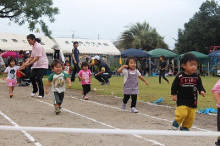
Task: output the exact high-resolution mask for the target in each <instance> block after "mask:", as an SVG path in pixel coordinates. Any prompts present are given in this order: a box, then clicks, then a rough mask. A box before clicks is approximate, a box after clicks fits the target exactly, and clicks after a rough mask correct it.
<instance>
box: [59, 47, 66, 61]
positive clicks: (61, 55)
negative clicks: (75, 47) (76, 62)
mask: <svg viewBox="0 0 220 146" xmlns="http://www.w3.org/2000/svg"><path fill="white" fill-rule="evenodd" d="M60 58H61V60H62V62H63V63H65V57H64V55H63V52H62V51H61V50H60Z"/></svg>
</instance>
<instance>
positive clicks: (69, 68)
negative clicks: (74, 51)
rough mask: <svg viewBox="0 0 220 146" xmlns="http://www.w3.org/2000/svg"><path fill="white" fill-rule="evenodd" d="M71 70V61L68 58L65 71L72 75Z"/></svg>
mask: <svg viewBox="0 0 220 146" xmlns="http://www.w3.org/2000/svg"><path fill="white" fill-rule="evenodd" d="M70 71H71V66H70V62H69V61H68V60H66V61H65V64H64V72H65V73H66V74H68V75H70Z"/></svg>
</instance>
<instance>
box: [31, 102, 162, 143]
mask: <svg viewBox="0 0 220 146" xmlns="http://www.w3.org/2000/svg"><path fill="white" fill-rule="evenodd" d="M31 99H32V98H31ZM35 100H36V101H38V102H41V103H44V104H47V105H49V106H52V107H53V106H54V105H52V104H50V103H48V102H44V101H41V100H38V99H35ZM62 110H63V111H66V112H69V113H71V114H74V115H77V116H79V117H82V118H85V119H87V120H90V121H93V122H95V123H98V124H101V125H103V126H106V127H109V128H112V129H118V130H121V129H119V128H116V127H114V126H111V125H109V124H106V123H104V122H100V121H97V120H95V119H93V118H90V117H87V116H85V115H82V114H79V113H76V112H73V111H70V110H68V109H64V108H63V109H62ZM132 135H133V136H135V137H137V138H140V139H143V140H146V141H148V142H152V143H153V144H156V145H159V146H165V145H164V144H162V143H159V142H157V141H155V140H151V139H147V138H144V137H142V136H140V135H136V134H132Z"/></svg>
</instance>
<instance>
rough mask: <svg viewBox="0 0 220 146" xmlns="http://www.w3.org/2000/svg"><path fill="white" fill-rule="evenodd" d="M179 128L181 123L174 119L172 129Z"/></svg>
mask: <svg viewBox="0 0 220 146" xmlns="http://www.w3.org/2000/svg"><path fill="white" fill-rule="evenodd" d="M178 128H179V124H178V123H177V121H176V120H174V121H173V124H172V130H178Z"/></svg>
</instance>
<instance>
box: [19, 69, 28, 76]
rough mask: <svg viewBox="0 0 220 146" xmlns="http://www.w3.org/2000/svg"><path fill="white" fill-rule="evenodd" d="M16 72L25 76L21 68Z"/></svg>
mask: <svg viewBox="0 0 220 146" xmlns="http://www.w3.org/2000/svg"><path fill="white" fill-rule="evenodd" d="M18 72H19V73H20V74H21V75H22V76H24V77H25V76H26V75H25V74H24V73H23V72H22V71H21V70H18Z"/></svg>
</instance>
